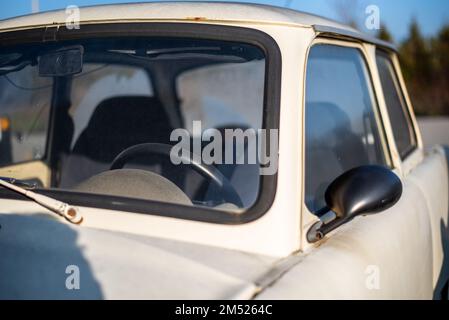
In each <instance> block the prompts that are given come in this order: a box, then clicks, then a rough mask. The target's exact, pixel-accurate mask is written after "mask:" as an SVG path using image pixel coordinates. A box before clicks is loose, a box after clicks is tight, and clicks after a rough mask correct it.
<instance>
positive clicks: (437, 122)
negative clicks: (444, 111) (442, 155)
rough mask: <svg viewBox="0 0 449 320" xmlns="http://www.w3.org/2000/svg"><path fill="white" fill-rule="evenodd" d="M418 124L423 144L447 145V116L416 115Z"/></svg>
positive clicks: (448, 137) (448, 123) (448, 133)
mask: <svg viewBox="0 0 449 320" xmlns="http://www.w3.org/2000/svg"><path fill="white" fill-rule="evenodd" d="M418 125H419V127H420V129H421V135H422V138H423V142H424V145H425V146H431V145H434V144H443V145H447V146H449V117H418Z"/></svg>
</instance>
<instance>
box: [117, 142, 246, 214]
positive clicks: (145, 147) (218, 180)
mask: <svg viewBox="0 0 449 320" xmlns="http://www.w3.org/2000/svg"><path fill="white" fill-rule="evenodd" d="M172 148H173V146H171V145H169V144H164V143H142V144H137V145H134V146H131V147H129V148H126V149H125V150H123V151H122V152H120V153H119V154H118V155H117V156H116V157H115V159H114V160H113V161H112V164H111V167H110V168H109V170H117V169H122V168H123V167H124V166H125V164H126V163H127V162H129V161H130V160H133V159H135V158H137V157H141V156H145V155H161V156H164V157H168V158H170V157H175V158H176V159H177V160H178V161H179V162H180V163H183V164H184V163H185V164H188V165H189V166H190V167H191V168H192V169H193V170H195V171H196V172H198V173H199V174H200V175H201V176H203V177H204V178H206V179H207V180H209V181H210V182H212V183H213V184H215V185H216V186H217V187H218V188H219V189H220V190H221V195H222V198H223V200H224V201H226V202H229V203H233V204H235V205H236V206H238V207H239V208H241V207H243V203H242V200H241V199H240V196H239V195H238V193H237V191H236V190H235V188H234V187H233V186H232V184H231V183H230V182H229V180H228V179H227V178H226V177H225V176H224V175H223V174H222V173H221V172H220V171H219V170H218V169H217V168H215V167H214V166H212V165H208V164H205V163H201V162H198V161H196V159H195V157H193V154H192V153H191V152H190V151H188V150H185V149H183V152H181V155H179V154H175V153H173V154H171V150H172ZM185 154H187V155H188V156H185Z"/></svg>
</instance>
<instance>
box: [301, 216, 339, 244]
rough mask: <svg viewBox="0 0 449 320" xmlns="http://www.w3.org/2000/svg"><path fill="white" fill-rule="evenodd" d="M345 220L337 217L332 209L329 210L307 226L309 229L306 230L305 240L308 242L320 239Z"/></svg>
mask: <svg viewBox="0 0 449 320" xmlns="http://www.w3.org/2000/svg"><path fill="white" fill-rule="evenodd" d="M345 222H346V221H345V219H343V218H338V216H337V214H336V213H335V212H334V211H332V210H329V211H328V212H326V213H325V214H323V215H322V216H320V220H319V221H317V222H315V223H314V224H313V225H312V226H311V227H310V228H309V230H308V231H307V241H308V242H310V243H315V242H317V241H320V240H321V239H323V238H324V236H325V235H326V234H328V233H329V232H331V231H332V230H334V229H336V228H338V227H339V226H341V225H342V224H343V223H345Z"/></svg>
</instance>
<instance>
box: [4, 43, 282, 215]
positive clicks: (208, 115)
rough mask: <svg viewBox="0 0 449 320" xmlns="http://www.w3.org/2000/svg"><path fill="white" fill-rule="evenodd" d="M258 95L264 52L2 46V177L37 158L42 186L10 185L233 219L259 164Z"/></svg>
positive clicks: (186, 46)
mask: <svg viewBox="0 0 449 320" xmlns="http://www.w3.org/2000/svg"><path fill="white" fill-rule="evenodd" d="M264 88H265V55H264V53H263V51H262V50H261V49H259V48H258V47H256V46H253V45H249V44H244V43H238V42H229V41H218V40H200V39H186V38H163V37H153V38H151V37H135V38H134V37H123V38H104V39H102V38H98V39H89V40H81V41H80V40H79V41H67V42H58V44H57V45H55V44H38V45H33V46H16V47H11V48H4V50H2V53H0V119H1V123H2V127H1V135H0V151H1V152H0V166H1V167H0V175H2V174H3V173H5V172H7V171H8V170H7V169H8V167H10V166H11V165H15V164H18V163H21V164H22V165H23V166H24V168H26V164H27V162H30V164H31V163H33V162H34V163H35V162H36V161H42V162H44V163H46V164H47V166H46V168H48V171H49V172H48V173H47V176H48V177H49V179H48V181H42V179H40V180H39V179H37V177H40V176H42V175H35V176H33V174H32V173H28V174H24V173H23V172H21V174H20V176H17V177H15V178H20V179H24V178H26V179H30V180H32V179H34V180H36V179H37V180H39V181H38V182H39V183H40V185H41V186H42V187H44V188H50V187H52V188H57V189H64V190H71V191H76V192H82V193H94V194H102V195H113V196H121V197H129V198H138V199H143V200H153V201H158V202H169V203H175V204H183V205H189V206H192V205H193V206H203V207H209V208H215V209H219V210H231V211H239V210H240V211H241V210H243V209H245V208H249V207H251V206H252V205H253V204H254V203H255V202H256V200H257V198H258V193H259V185H260V179H261V172H260V163H261V162H263V164H264V165H267V161H266V159H262V161H261V157H260V151H261V150H260V149H261V148H260V147H259V144H258V141H259V140H260V135H261V133H262V130H261V129H263V125H262V124H263V118H264V114H263V110H264ZM276 138H277V137H276ZM259 142H260V141H259ZM267 156H268V157H269V156H270V155H267V154H265V157H267ZM3 175H9V176H11V174H3Z"/></svg>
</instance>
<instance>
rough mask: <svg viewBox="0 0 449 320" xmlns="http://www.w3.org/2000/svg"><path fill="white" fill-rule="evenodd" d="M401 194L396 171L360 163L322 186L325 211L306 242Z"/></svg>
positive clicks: (385, 205) (377, 209) (374, 210)
mask: <svg viewBox="0 0 449 320" xmlns="http://www.w3.org/2000/svg"><path fill="white" fill-rule="evenodd" d="M401 195H402V183H401V180H400V179H399V178H398V176H397V175H396V174H394V173H393V172H392V171H391V170H389V169H387V168H385V167H381V166H362V167H358V168H354V169H352V170H349V171H347V172H345V173H343V174H342V175H341V176H339V177H338V178H336V179H335V180H334V181H333V182H332V183H331V184H330V185H329V187H328V188H327V189H326V193H325V200H326V204H327V207H328V209H329V212H327V213H326V214H324V215H323V216H321V217H320V221H319V222H317V223H315V224H314V225H313V226H312V227H311V228H310V229H309V231H308V233H307V239H308V241H309V242H316V241H318V240H320V239H321V238H322V237H324V235H325V234H327V233H329V232H330V231H332V230H334V229H336V228H337V227H339V226H341V225H342V224H345V223H347V222H349V221H351V220H352V219H354V218H355V217H357V216H359V215H369V214H374V213H378V212H382V211H385V210H386V209H388V208H390V207H391V206H393V205H394V204H395V203H396V202H397V201H398V200H399V199H400V197H401Z"/></svg>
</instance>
